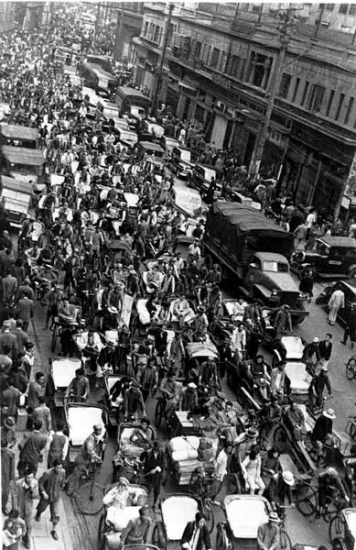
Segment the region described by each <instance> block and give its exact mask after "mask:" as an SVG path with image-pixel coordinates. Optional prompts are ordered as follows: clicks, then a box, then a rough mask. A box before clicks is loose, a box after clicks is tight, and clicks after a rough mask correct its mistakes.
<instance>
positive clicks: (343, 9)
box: [339, 4, 349, 13]
mask: <svg viewBox="0 0 356 550" xmlns="http://www.w3.org/2000/svg"><path fill="white" fill-rule="evenodd" d="M348 7H349V5H348V4H340V6H339V13H347V10H348Z"/></svg>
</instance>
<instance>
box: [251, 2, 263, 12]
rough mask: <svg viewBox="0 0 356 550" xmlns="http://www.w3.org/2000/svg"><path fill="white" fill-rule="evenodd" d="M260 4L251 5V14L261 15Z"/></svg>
mask: <svg viewBox="0 0 356 550" xmlns="http://www.w3.org/2000/svg"><path fill="white" fill-rule="evenodd" d="M261 10H262V4H252V6H251V11H252V13H261Z"/></svg>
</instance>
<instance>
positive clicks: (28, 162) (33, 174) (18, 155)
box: [0, 145, 46, 184]
mask: <svg viewBox="0 0 356 550" xmlns="http://www.w3.org/2000/svg"><path fill="white" fill-rule="evenodd" d="M45 162H46V161H45V158H44V156H43V153H42V151H38V150H36V149H26V148H24V147H12V146H10V145H4V146H3V147H2V148H1V152H0V166H1V173H2V174H4V175H5V176H11V177H12V178H15V179H17V180H19V181H26V182H31V183H33V184H42V183H44V179H45V174H44V164H45Z"/></svg>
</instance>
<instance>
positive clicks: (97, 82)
mask: <svg viewBox="0 0 356 550" xmlns="http://www.w3.org/2000/svg"><path fill="white" fill-rule="evenodd" d="M80 76H82V77H83V78H84V85H85V86H87V87H88V88H93V89H94V90H95V91H96V92H98V91H100V90H107V91H109V92H110V91H112V92H114V91H115V90H116V87H117V85H118V80H117V78H116V76H114V75H113V74H111V73H108V72H107V71H104V69H103V68H102V67H100V66H99V65H94V64H91V63H86V62H84V63H82V64H81V65H80Z"/></svg>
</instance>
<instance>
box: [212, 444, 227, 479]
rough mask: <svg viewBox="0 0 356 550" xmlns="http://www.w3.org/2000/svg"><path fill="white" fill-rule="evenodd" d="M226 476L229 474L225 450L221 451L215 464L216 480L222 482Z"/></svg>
mask: <svg viewBox="0 0 356 550" xmlns="http://www.w3.org/2000/svg"><path fill="white" fill-rule="evenodd" d="M226 474H227V454H226V452H225V450H224V449H221V451H220V453H219V454H218V456H217V457H216V460H215V463H214V478H215V479H217V480H218V481H222V480H223V479H224V477H225V475H226Z"/></svg>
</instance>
